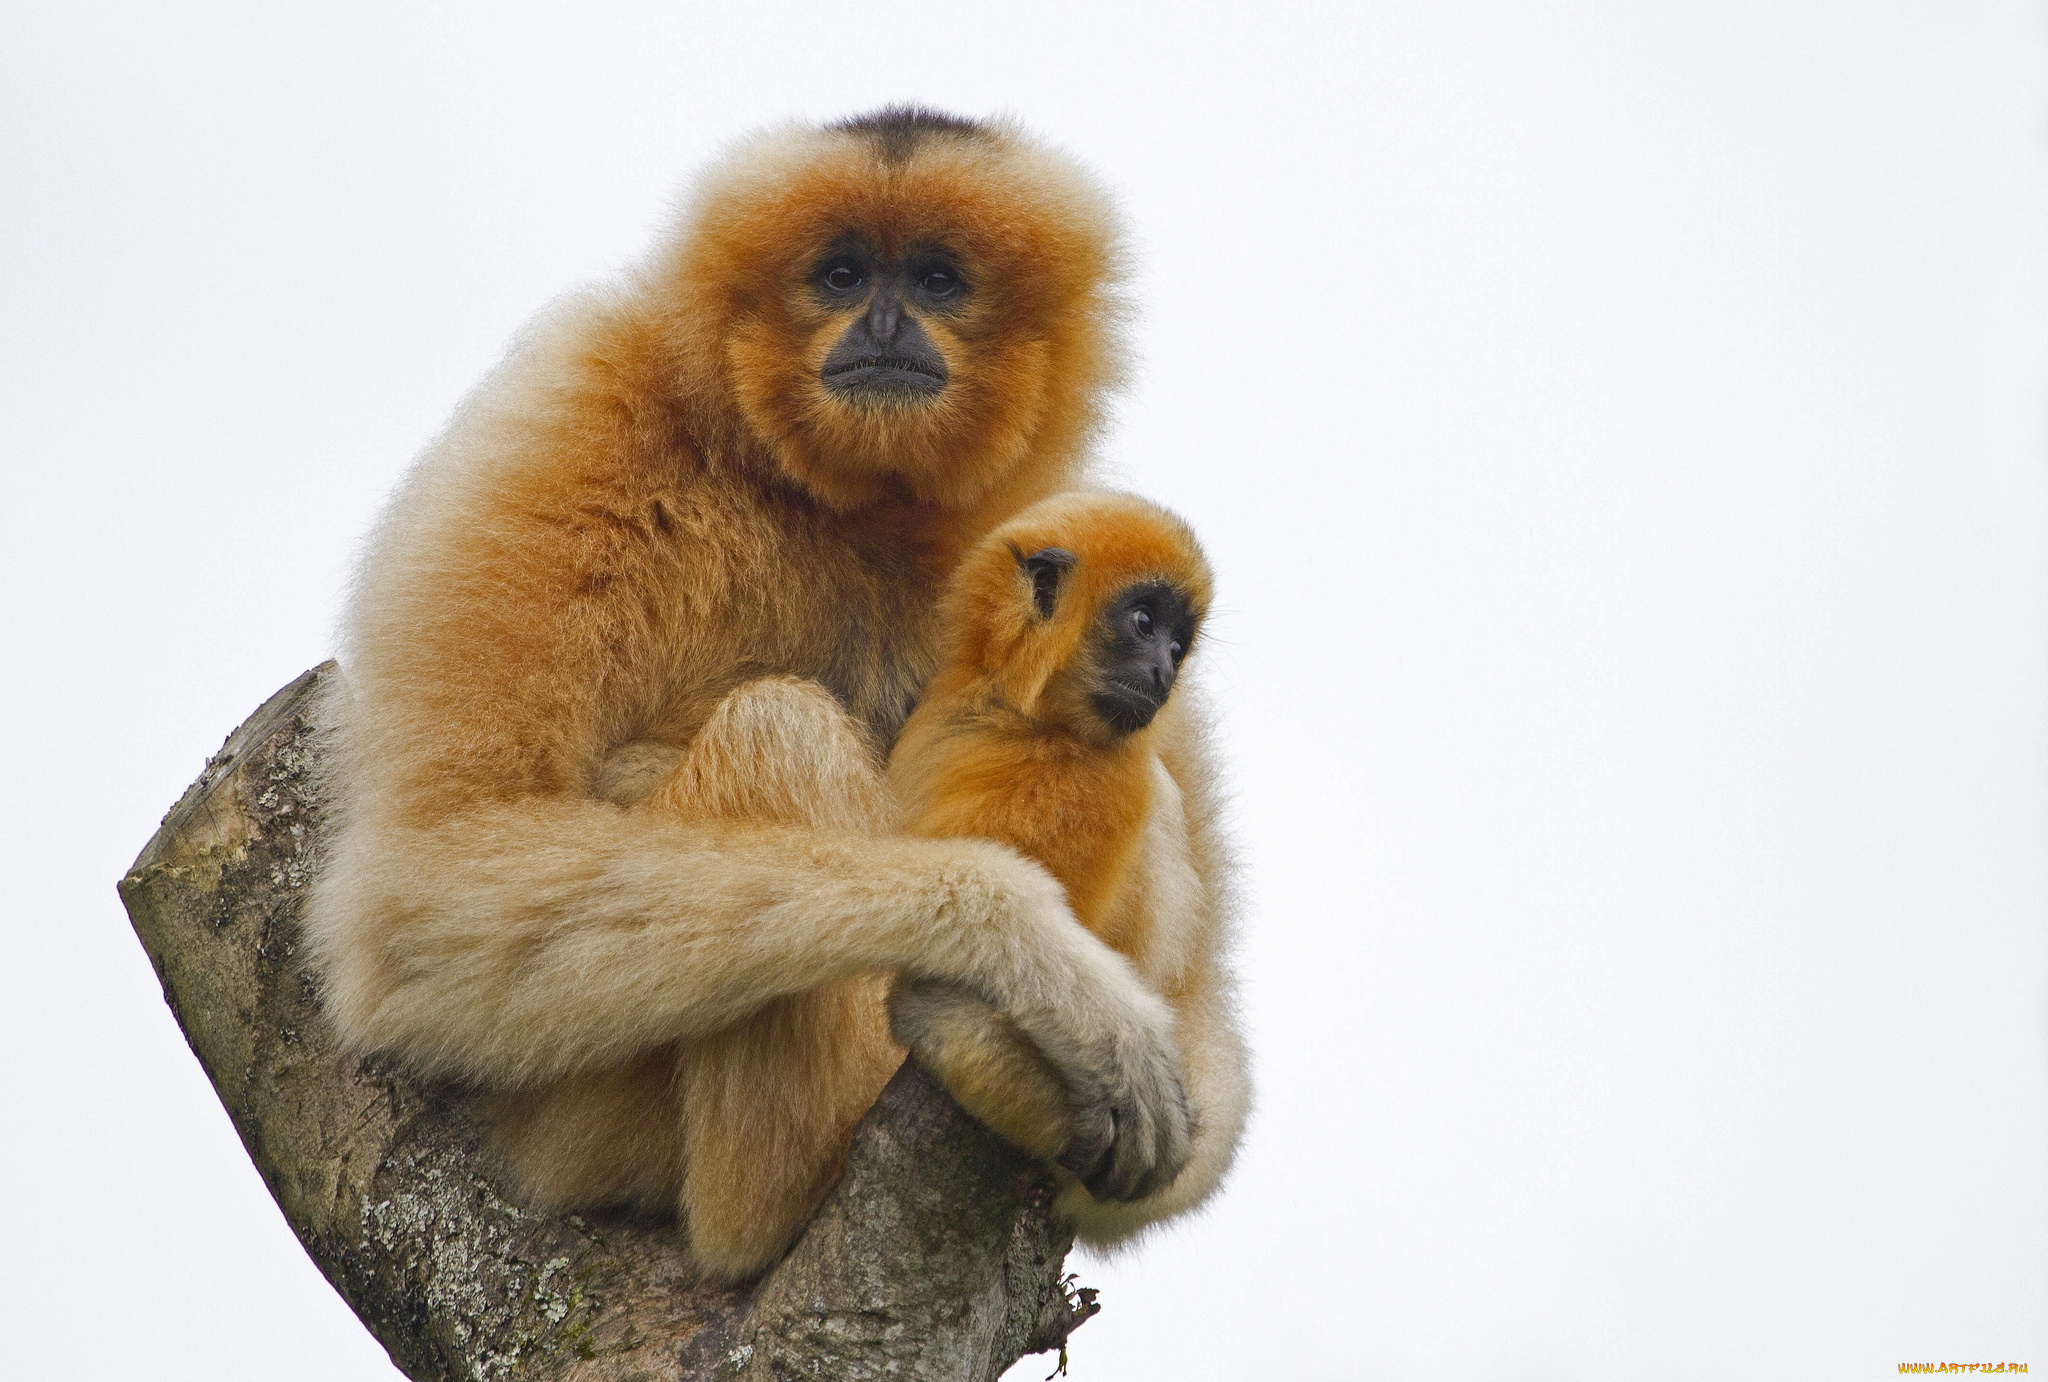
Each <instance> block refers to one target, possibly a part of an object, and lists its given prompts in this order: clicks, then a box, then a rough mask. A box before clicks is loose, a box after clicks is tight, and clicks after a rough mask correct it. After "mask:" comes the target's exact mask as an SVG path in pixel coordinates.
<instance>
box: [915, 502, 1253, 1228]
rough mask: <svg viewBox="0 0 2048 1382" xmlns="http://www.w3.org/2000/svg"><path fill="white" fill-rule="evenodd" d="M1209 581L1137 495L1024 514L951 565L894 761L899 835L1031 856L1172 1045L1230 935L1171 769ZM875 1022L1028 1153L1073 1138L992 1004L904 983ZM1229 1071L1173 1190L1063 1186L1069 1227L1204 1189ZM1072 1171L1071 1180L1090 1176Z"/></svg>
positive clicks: (1064, 1105) (1196, 1018) (1214, 1172)
mask: <svg viewBox="0 0 2048 1382" xmlns="http://www.w3.org/2000/svg"><path fill="white" fill-rule="evenodd" d="M1210 588H1211V579H1210V574H1209V566H1208V563H1207V561H1206V560H1205V559H1204V558H1203V556H1202V553H1201V549H1200V548H1199V547H1198V546H1197V545H1196V543H1195V540H1194V535H1193V534H1192V533H1190V532H1189V531H1188V529H1187V526H1186V525H1185V524H1184V523H1182V522H1181V521H1180V520H1179V519H1177V518H1175V517H1173V516H1172V515H1171V514H1168V513H1166V512H1165V511H1164V510H1162V509H1159V508H1156V507H1155V506H1153V505H1151V504H1148V503H1146V502H1145V501H1144V500H1142V499H1138V498H1135V497H1133V496H1130V495H1119V494H1103V493H1069V494H1060V495H1055V496H1053V497H1052V498H1050V499H1046V500H1042V501H1040V502H1039V503H1037V504H1034V505H1032V506H1031V507H1030V508H1029V509H1026V510H1025V511H1024V512H1023V513H1021V514H1019V515H1017V516H1016V517H1015V518H1013V519H1011V520H1010V521H1009V522H1007V523H1004V524H1003V525H1001V526H1000V527H998V528H997V529H996V530H995V531H994V532H993V533H991V534H990V535H989V536H988V537H987V538H985V539H983V540H982V542H981V544H980V545H979V546H977V547H976V548H975V549H974V550H973V551H972V552H970V553H969V554H968V556H967V558H966V559H965V560H964V561H963V562H962V563H961V566H960V569H959V570H958V571H957V572H956V573H955V574H954V576H953V579H952V582H951V586H950V588H949V590H948V592H947V595H946V599H945V603H944V605H943V609H944V622H945V626H946V633H945V647H944V653H943V655H942V658H941V661H940V665H939V670H938V672H937V674H936V675H935V676H934V677H933V678H932V680H931V682H930V684H929V685H928V686H927V687H926V688H925V693H924V696H923V698H922V699H921V700H920V701H919V702H918V706H917V709H916V710H915V711H913V712H912V713H911V716H910V720H909V722H908V723H907V724H905V725H904V727H903V732H902V734H901V735H899V736H898V738H897V740H896V747H895V750H894V752H893V753H891V755H890V757H889V783H890V786H891V787H892V788H893V789H894V791H895V793H896V796H897V802H898V806H899V809H900V810H901V812H902V815H901V821H902V824H903V827H904V828H905V829H906V830H908V831H910V832H912V833H914V834H920V835H933V836H949V837H964V838H984V839H991V840H999V841H1001V842H1002V843H1004V844H1008V845H1014V846H1015V847H1016V848H1017V849H1018V850H1020V851H1022V852H1023V853H1024V855H1025V856H1026V857H1028V858H1031V859H1035V860H1037V861H1038V862H1040V863H1042V864H1044V865H1045V866H1046V867H1047V868H1048V869H1050V870H1051V871H1052V875H1053V877H1054V878H1057V879H1058V880H1059V881H1060V883H1061V885H1062V886H1063V887H1064V888H1065V889H1066V893H1067V901H1068V903H1069V905H1071V906H1072V907H1073V909H1074V915H1075V917H1076V919H1077V920H1079V921H1080V923H1081V924H1082V925H1083V926H1085V927H1087V928H1088V930H1089V931H1091V932H1093V933H1094V934H1095V935H1097V936H1099V937H1101V938H1102V939H1103V940H1104V941H1106V942H1107V943H1108V944H1109V945H1111V946H1112V947H1114V948H1115V949H1116V950H1117V951H1118V952H1119V953H1121V954H1122V955H1124V956H1125V957H1126V958H1127V959H1129V960H1130V961H1131V964H1132V965H1133V967H1134V968H1135V969H1136V970H1137V972H1138V975H1139V977H1140V978H1142V979H1143V980H1144V981H1145V982H1146V984H1147V985H1149V986H1150V987H1151V988H1153V989H1154V990H1155V991H1157V992H1159V993H1161V994H1163V995H1164V996H1165V998H1166V1000H1167V1001H1168V1002H1169V1003H1170V1004H1172V1005H1173V1009H1174V1012H1175V1015H1176V1016H1177V1018H1178V1020H1179V1025H1178V1027H1177V1029H1176V1030H1177V1031H1178V1033H1179V1034H1180V1035H1181V1037H1182V1039H1183V1040H1186V1039H1187V1038H1188V1037H1189V1035H1190V1034H1192V1033H1196V1032H1198V1031H1200V1030H1201V1029H1202V1028H1203V1027H1204V1026H1205V1025H1206V1024H1209V1023H1211V1022H1214V1021H1217V1020H1218V1019H1219V1011H1218V1002H1217V999H1218V995H1219V994H1223V993H1227V991H1228V985H1229V980H1228V977H1227V975H1226V973H1225V970H1224V967H1223V958H1224V957H1223V956H1222V954H1221V953H1220V947H1221V946H1222V945H1223V944H1225V943H1226V942H1227V940H1228V937H1227V936H1225V935H1223V934H1222V932H1221V929H1220V923H1221V918H1220V917H1218V916H1217V915H1216V914H1215V912H1214V911H1213V910H1211V909H1210V908H1207V907H1205V906H1203V905H1202V895H1203V884H1202V879H1201V875H1200V873H1199V871H1198V869H1197V867H1196V861H1195V859H1194V857H1193V854H1192V852H1191V851H1190V849H1189V833H1188V828H1187V817H1186V811H1185V806H1184V796H1183V793H1182V791H1181V789H1180V787H1179V785H1178V783H1177V782H1176V780H1175V775H1174V773H1173V772H1172V771H1171V770H1170V769H1169V768H1168V767H1167V766H1166V764H1167V761H1168V760H1169V759H1180V758H1182V757H1184V756H1185V754H1186V752H1187V748H1186V740H1187V737H1188V735H1189V734H1190V733H1191V732H1193V731H1194V729H1195V722H1194V721H1193V719H1192V717H1191V713H1190V711H1189V709H1188V702H1187V698H1186V697H1185V696H1182V697H1180V698H1177V699H1170V698H1171V697H1172V692H1173V688H1174V684H1175V682H1176V681H1178V679H1179V677H1180V674H1181V671H1182V668H1183V666H1184V665H1185V659H1186V657H1187V655H1188V653H1189V652H1190V651H1191V650H1192V648H1193V647H1194V643H1195V638H1196V634H1197V631H1198V629H1199V628H1200V626H1201V622H1202V619H1203V617H1204V616H1205V615H1206V614H1207V612H1208V608H1209V601H1210ZM1226 1011H1227V1009H1226ZM891 1013H892V1017H893V1019H894V1030H895V1034H896V1036H897V1038H898V1039H899V1040H901V1041H903V1042H905V1043H906V1044H908V1045H910V1046H912V1047H914V1048H915V1049H916V1050H917V1051H918V1053H919V1055H920V1057H921V1058H922V1059H923V1060H924V1061H925V1063H926V1064H927V1065H928V1066H929V1067H930V1068H931V1069H932V1070H933V1072H934V1073H936V1074H937V1075H939V1077H940V1078H941V1079H943V1080H944V1081H945V1083H946V1085H947V1087H948V1088H950V1089H951V1090H952V1091H953V1094H954V1096H955V1097H956V1098H958V1099H959V1100H960V1102H961V1104H962V1105H963V1106H964V1107H966V1108H967V1109H968V1110H969V1111H970V1112H972V1113H973V1114H974V1115H975V1116H976V1117H978V1118H980V1119H981V1120H982V1121H983V1122H985V1123H987V1124H988V1125H989V1126H990V1127H993V1128H995V1129H996V1130H997V1131H999V1132H1001V1133H1003V1134H1004V1135H1005V1136H1006V1137H1008V1138H1009V1139H1010V1140H1011V1141H1013V1142H1015V1143H1016V1144H1018V1145H1019V1146H1021V1147H1024V1148H1026V1149H1028V1150H1031V1151H1034V1152H1037V1153H1039V1154H1040V1155H1043V1156H1048V1157H1057V1156H1060V1155H1061V1154H1062V1153H1063V1152H1064V1151H1065V1150H1066V1148H1067V1147H1068V1146H1070V1145H1071V1143H1072V1140H1073V1127H1072V1111H1071V1110H1070V1108H1069V1101H1068V1099H1067V1097H1066V1095H1065V1092H1064V1089H1063V1087H1062V1084H1061V1082H1060V1079H1059V1076H1058V1072H1056V1071H1055V1070H1053V1069H1052V1068H1051V1067H1050V1066H1048V1065H1047V1063H1046V1062H1045V1061H1044V1060H1043V1059H1042V1058H1040V1057H1039V1056H1038V1055H1037V1053H1036V1052H1035V1051H1034V1050H1032V1048H1031V1046H1030V1044H1029V1043H1028V1042H1027V1041H1025V1040H1023V1039H1022V1038H1021V1037H1020V1036H1019V1035H1018V1034H1017V1032H1016V1030H1015V1027H1014V1025H1013V1024H1012V1023H1011V1022H1010V1020H1009V1019H1008V1018H1007V1017H1006V1016H1005V1015H1003V1014H1002V1013H1000V1012H998V1011H997V1010H995V1009H993V1008H991V1007H990V1006H989V1005H987V1004H986V1003H984V1002H982V1001H981V1000H980V999H979V998H976V997H974V996H973V995H971V994H967V993H964V992H963V991H962V990H960V989H959V988H958V987H957V986H955V985H951V984H946V983H944V982H942V981H933V980H906V981H903V982H901V983H899V985H898V986H897V989H896V992H895V995H894V997H893V998H892V1001H891ZM1198 1044H1199V1043H1198ZM1230 1074H1231V1072H1228V1071H1213V1072H1210V1074H1209V1077H1208V1078H1207V1079H1206V1080H1205V1081H1204V1082H1203V1083H1202V1086H1201V1089H1202V1099H1201V1103H1200V1107H1199V1116H1200V1118H1201V1121H1202V1125H1203V1132H1202V1134H1198V1136H1197V1138H1196V1147H1195V1155H1194V1159H1193V1160H1191V1161H1190V1162H1189V1163H1188V1165H1187V1166H1186V1167H1185V1168H1183V1169H1182V1171H1181V1173H1180V1175H1179V1176H1178V1177H1177V1178H1175V1179H1174V1180H1173V1182H1172V1184H1171V1185H1168V1186H1165V1187H1163V1188H1161V1189H1160V1190H1159V1191H1157V1192H1156V1193H1154V1194H1152V1195H1150V1196H1148V1197H1145V1198H1143V1199H1140V1200H1138V1201H1136V1202H1135V1203H1116V1202H1109V1203H1104V1202H1101V1201H1098V1200H1097V1199H1095V1198H1094V1197H1093V1196H1092V1195H1090V1194H1088V1193H1086V1192H1085V1189H1081V1188H1074V1187H1070V1188H1069V1189H1068V1191H1067V1192H1066V1193H1065V1194H1064V1195H1063V1196H1062V1200H1061V1203H1062V1206H1063V1207H1064V1208H1065V1209H1066V1210H1067V1211H1068V1212H1069V1213H1070V1214H1071V1215H1072V1216H1073V1217H1074V1218H1075V1219H1076V1220H1077V1221H1078V1227H1079V1230H1080V1233H1081V1235H1082V1237H1083V1238H1086V1239H1090V1240H1093V1241H1098V1242H1100V1241H1103V1240H1106V1239H1114V1238H1117V1237H1121V1236H1123V1235H1124V1234H1126V1233H1128V1232H1129V1231H1130V1230H1131V1229H1133V1228H1137V1227H1141V1226H1142V1225H1144V1224H1146V1223H1149V1222H1151V1221H1153V1220H1155V1219H1158V1218H1160V1217H1163V1216H1164V1215H1167V1214H1171V1213H1175V1212H1177V1211H1179V1210H1182V1209H1186V1208H1188V1207H1190V1206H1192V1205H1194V1204H1195V1203H1197V1202H1199V1201H1200V1200H1201V1199H1202V1198H1203V1197H1205V1196H1206V1195H1207V1194H1208V1193H1209V1192H1210V1191H1211V1190H1212V1189H1214V1188H1215V1185H1216V1182H1217V1181H1218V1180H1219V1179H1220V1178H1221V1176H1222V1174H1223V1172H1224V1170H1225V1169H1226V1168H1227V1165H1228V1159H1229V1154H1230V1149H1231V1147H1232V1146H1234V1145H1235V1143H1236V1140H1237V1134H1238V1130H1239V1128H1240V1127H1241V1125H1242V1124H1243V1121H1244V1116H1245V1111H1246V1097H1247V1094H1248V1092H1249V1091H1248V1089H1247V1087H1246V1085H1245V1083H1244V1081H1243V1079H1242V1077H1241V1072H1240V1073H1239V1077H1238V1078H1231V1077H1230ZM1075 1169H1076V1170H1078V1171H1079V1172H1080V1173H1081V1175H1082V1176H1083V1177H1084V1179H1085V1177H1086V1175H1087V1174H1088V1172H1089V1171H1090V1170H1091V1169H1092V1168H1088V1167H1076V1168H1075Z"/></svg>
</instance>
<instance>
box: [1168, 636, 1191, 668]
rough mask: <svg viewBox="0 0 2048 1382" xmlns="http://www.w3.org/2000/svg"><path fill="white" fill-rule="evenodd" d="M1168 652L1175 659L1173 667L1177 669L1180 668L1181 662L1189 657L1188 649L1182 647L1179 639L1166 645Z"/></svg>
mask: <svg viewBox="0 0 2048 1382" xmlns="http://www.w3.org/2000/svg"><path fill="white" fill-rule="evenodd" d="M1166 651H1167V654H1168V655H1169V656H1170V657H1172V658H1173V665H1174V666H1176V667H1178V666H1180V660H1181V659H1182V658H1184V657H1186V656H1187V655H1188V650H1187V648H1186V647H1185V646H1183V645H1182V643H1181V641H1180V640H1179V639H1178V638H1176V639H1174V640H1173V642H1171V643H1169V644H1167V645H1166Z"/></svg>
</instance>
